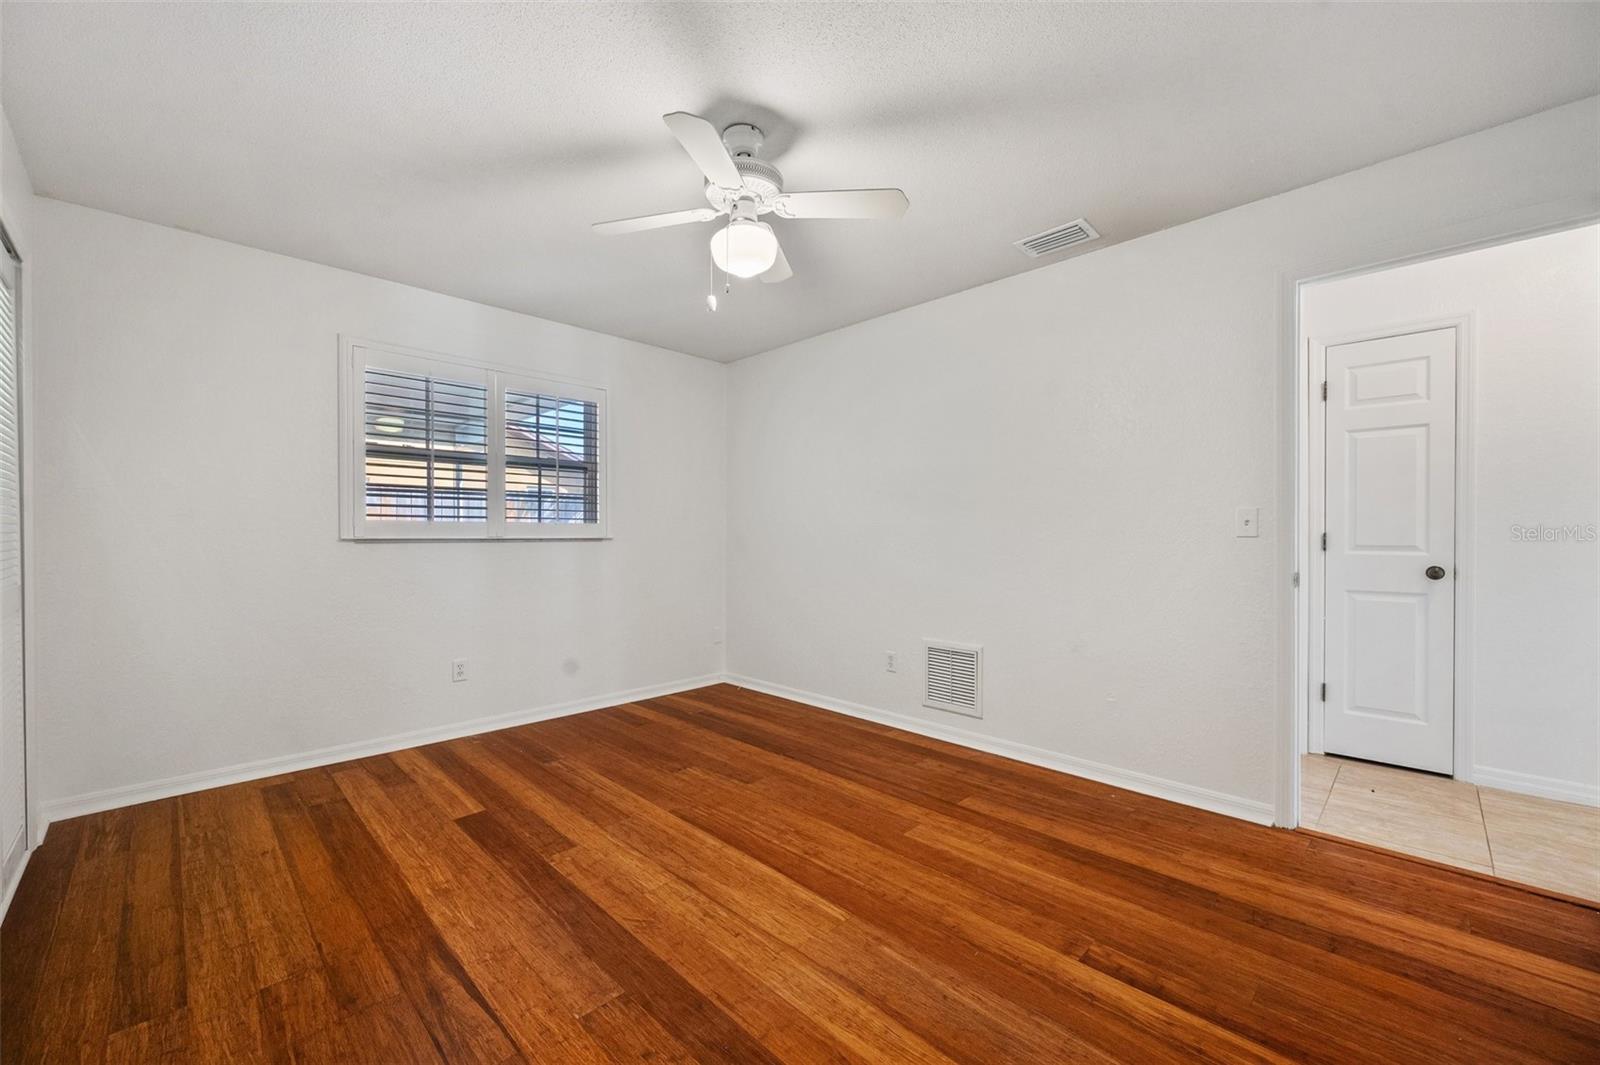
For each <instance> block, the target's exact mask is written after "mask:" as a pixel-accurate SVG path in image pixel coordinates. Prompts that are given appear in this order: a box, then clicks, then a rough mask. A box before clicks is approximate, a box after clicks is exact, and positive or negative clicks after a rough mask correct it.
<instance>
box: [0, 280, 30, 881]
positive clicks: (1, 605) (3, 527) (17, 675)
mask: <svg viewBox="0 0 1600 1065" xmlns="http://www.w3.org/2000/svg"><path fill="white" fill-rule="evenodd" d="M16 297H17V272H16V264H15V263H14V262H12V261H11V259H10V257H9V256H8V255H6V253H5V252H4V251H3V250H0V856H3V858H4V872H5V874H6V875H7V876H9V875H10V874H11V872H12V870H13V869H14V867H15V864H14V863H15V862H16V861H17V859H18V858H19V857H20V855H21V853H22V846H21V844H22V842H23V837H24V833H25V826H26V814H27V791H26V763H25V761H24V749H25V748H24V744H25V733H24V727H23V707H22V691H23V689H22V493H21V484H22V465H21V456H22V449H21V446H20V440H19V433H18V428H19V426H20V424H21V416H20V395H21V392H20V389H19V388H18V377H19V374H18V347H17V317H18V314H17V298H16Z"/></svg>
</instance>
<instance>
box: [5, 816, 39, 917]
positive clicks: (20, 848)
mask: <svg viewBox="0 0 1600 1065" xmlns="http://www.w3.org/2000/svg"><path fill="white" fill-rule="evenodd" d="M26 842H27V841H26V840H24V839H23V830H22V829H20V828H19V829H17V838H16V839H14V840H12V841H11V843H10V844H9V845H8V846H7V847H6V849H5V857H4V858H3V859H0V885H4V892H3V894H0V921H3V920H5V916H6V913H7V912H9V911H10V909H11V896H13V895H15V894H16V893H17V885H18V884H20V883H22V871H23V870H24V869H26V868H27V867H28V857H29V855H31V854H32V853H33V851H31V850H29V849H28V847H27V846H26V845H25V844H26Z"/></svg>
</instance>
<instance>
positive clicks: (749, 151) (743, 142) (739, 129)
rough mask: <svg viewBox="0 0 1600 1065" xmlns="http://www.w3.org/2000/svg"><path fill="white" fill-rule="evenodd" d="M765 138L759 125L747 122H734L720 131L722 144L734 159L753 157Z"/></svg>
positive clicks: (759, 149)
mask: <svg viewBox="0 0 1600 1065" xmlns="http://www.w3.org/2000/svg"><path fill="white" fill-rule="evenodd" d="M765 139H766V136H765V134H763V133H762V132H761V129H760V127H758V126H752V125H751V124H750V123H748V122H735V123H734V124H733V125H731V126H729V127H727V128H726V129H724V130H723V131H722V146H723V147H724V148H726V149H728V154H729V155H731V156H733V158H734V160H735V161H738V160H739V159H740V158H743V157H748V158H752V159H753V158H755V156H756V155H757V154H758V153H759V152H760V151H761V144H762V142H763V141H764V140H765Z"/></svg>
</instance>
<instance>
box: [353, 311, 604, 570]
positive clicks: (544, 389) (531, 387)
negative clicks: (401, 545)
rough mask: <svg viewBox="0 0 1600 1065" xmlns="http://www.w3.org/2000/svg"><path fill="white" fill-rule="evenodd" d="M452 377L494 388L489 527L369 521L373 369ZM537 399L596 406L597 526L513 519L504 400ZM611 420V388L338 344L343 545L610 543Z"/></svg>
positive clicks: (369, 344) (391, 348)
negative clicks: (529, 395)
mask: <svg viewBox="0 0 1600 1065" xmlns="http://www.w3.org/2000/svg"><path fill="white" fill-rule="evenodd" d="M369 366H373V367H378V368H381V369H386V370H394V371H397V372H399V373H412V374H419V375H423V376H434V377H447V378H448V379H450V380H452V381H461V382H463V383H469V384H482V385H484V386H485V387H486V388H487V389H488V418H487V422H486V425H485V427H484V433H485V441H486V451H487V458H488V462H487V465H488V491H487V510H486V513H487V520H485V521H482V522H432V521H428V522H423V521H381V520H373V519H370V518H368V517H367V506H366V500H367V470H366V453H367V449H366V432H365V426H366V409H365V403H366V394H365V389H364V388H363V384H362V383H363V381H364V380H365V377H366V371H367V367H369ZM507 390H510V391H513V392H534V393H538V394H541V395H557V396H560V397H562V398H563V399H576V400H582V401H584V402H589V403H593V404H594V405H595V417H596V419H598V421H599V425H598V427H597V431H596V436H597V440H598V448H599V462H598V469H597V471H596V480H597V482H598V483H597V485H596V493H597V497H596V500H595V506H596V509H597V511H598V514H597V516H598V518H599V520H598V521H596V522H594V523H592V524H582V525H580V524H573V523H560V522H549V523H538V522H510V521H507V520H506V439H505V438H506V427H505V395H506V392H507ZM610 434H611V419H610V417H609V412H608V410H607V406H606V389H605V388H603V387H602V386H599V385H595V384H591V383H587V382H582V381H576V380H573V379H571V378H566V377H561V376H557V375H553V374H542V373H531V372H529V371H526V370H520V369H516V368H515V367H508V366H497V365H494V364H492V363H484V362H478V361H474V360H468V359H463V358H459V357H457V356H454V355H444V354H441V353H439V352H433V351H422V350H420V349H417V348H407V347H402V346H401V345H398V344H389V343H384V342H381V341H374V340H363V339H361V338H359V337H347V336H341V337H340V338H339V538H340V539H342V540H357V541H382V540H608V539H610V538H611V532H610V528H611V491H610V490H611V440H610Z"/></svg>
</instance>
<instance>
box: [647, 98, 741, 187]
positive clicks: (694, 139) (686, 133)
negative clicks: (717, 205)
mask: <svg viewBox="0 0 1600 1065" xmlns="http://www.w3.org/2000/svg"><path fill="white" fill-rule="evenodd" d="M661 121H663V122H665V123H666V124H667V128H668V129H670V130H671V131H672V135H673V136H674V137H676V138H678V143H679V144H681V145H683V150H684V151H686V152H688V153H689V158H690V159H693V160H694V165H695V166H697V167H699V168H700V172H701V173H702V174H704V175H705V176H706V177H707V178H709V179H710V181H711V183H712V184H713V185H715V186H717V187H718V188H723V189H738V188H743V187H744V178H742V177H740V176H739V168H738V167H736V166H734V165H733V157H732V156H731V155H729V154H728V149H727V148H726V147H724V146H723V143H722V134H720V133H718V132H717V127H715V126H713V125H712V124H711V123H709V122H707V121H706V120H705V119H703V118H701V117H700V116H699V115H691V114H690V113H689V112H687V111H674V112H672V114H670V115H662V116H661Z"/></svg>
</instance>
